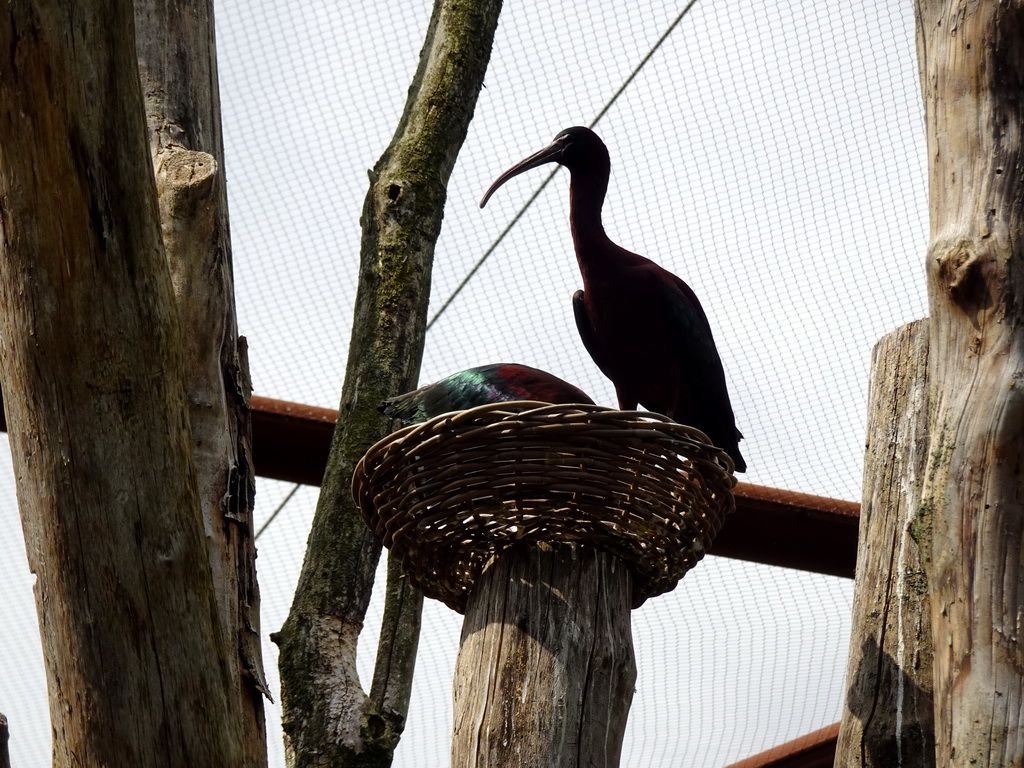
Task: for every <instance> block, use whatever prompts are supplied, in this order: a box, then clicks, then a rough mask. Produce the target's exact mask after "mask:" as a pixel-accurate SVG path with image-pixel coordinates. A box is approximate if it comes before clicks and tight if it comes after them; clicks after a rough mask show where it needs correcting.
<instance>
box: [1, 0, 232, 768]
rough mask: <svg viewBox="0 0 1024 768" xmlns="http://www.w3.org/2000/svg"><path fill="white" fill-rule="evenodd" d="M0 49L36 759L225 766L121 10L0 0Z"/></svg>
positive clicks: (125, 12)
mask: <svg viewBox="0 0 1024 768" xmlns="http://www.w3.org/2000/svg"><path fill="white" fill-rule="evenodd" d="M0 51H3V55H0V201H2V204H0V339H2V343H0V379H2V386H3V392H4V407H5V409H6V412H7V417H8V422H9V426H10V430H11V454H12V458H13V462H14V469H15V476H16V479H17V490H18V504H19V507H20V511H21V519H22V525H23V527H24V530H25V542H26V549H27V554H28V560H29V565H30V567H31V569H32V571H33V573H35V574H36V577H37V580H36V584H35V593H36V606H37V610H38V614H39V624H40V635H41V636H42V641H43V652H44V656H45V661H46V670H47V683H48V688H49V696H50V719H51V722H52V731H53V765H54V766H57V767H58V768H62V767H63V766H76V767H77V766H86V765H90V766H91V765H109V766H115V765H116V766H146V767H148V768H151V767H153V766H183V765H190V766H192V765H194V766H237V765H240V764H241V742H240V739H239V735H238V732H237V729H234V728H232V727H230V726H225V723H227V722H229V720H230V715H231V712H232V707H231V704H230V701H229V699H230V697H231V696H232V695H234V688H233V686H231V685H230V684H229V683H228V680H227V676H226V669H227V668H226V665H225V664H224V658H225V651H224V645H223V639H222V636H221V632H220V627H219V625H218V622H217V618H216V598H215V594H214V589H213V580H212V578H211V575H210V563H209V558H208V556H207V551H206V547H205V544H204V538H203V528H202V520H201V517H200V513H199V502H198V495H197V492H196V484H195V479H194V476H193V473H192V468H191V462H192V455H191V439H190V438H191V432H190V429H189V419H188V411H187V409H186V405H185V398H184V392H185V387H184V380H183V373H182V368H183V364H182V358H183V355H182V342H181V332H180V326H179V323H178V313H177V310H176V307H175V303H174V296H173V292H172V288H171V279H170V275H169V273H168V269H167V263H166V260H165V257H164V249H163V243H162V240H161V237H160V226H159V218H158V212H157V200H156V190H155V185H154V181H153V173H152V166H151V163H150V157H149V152H148V150H147V147H146V138H145V122H144V119H143V106H142V104H143V102H142V94H141V89H140V87H139V77H138V65H137V62H136V55H135V54H136V52H135V38H134V20H133V12H132V4H131V2H129V1H128V0H80V1H77V2H67V1H66V0H65V1H64V2H57V1H56V0H14V1H13V2H9V3H4V4H3V5H2V6H0Z"/></svg>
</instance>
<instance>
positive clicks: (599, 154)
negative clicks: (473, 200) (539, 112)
mask: <svg viewBox="0 0 1024 768" xmlns="http://www.w3.org/2000/svg"><path fill="white" fill-rule="evenodd" d="M546 163H558V164H559V165H564V166H565V167H566V168H568V169H569V170H570V171H571V172H575V171H580V170H584V169H586V168H588V167H590V166H593V165H598V164H600V165H601V166H603V167H604V168H605V169H606V170H605V172H606V173H607V167H608V148H607V147H605V145H604V142H603V141H601V139H600V137H598V135H597V134H596V133H594V132H593V131H592V130H590V129H589V128H584V127H583V126H581V125H574V126H573V127H572V128H566V129H565V130H564V131H561V132H560V133H559V134H558V135H557V136H555V138H554V140H553V141H552V142H551V143H550V144H548V145H547V146H546V147H544V149H542V150H541V151H540V152H535V153H534V154H532V155H530V156H529V157H527V158H525V159H524V160H520V161H519V162H518V163H516V164H515V165H513V166H512V167H511V168H509V169H508V170H507V171H505V172H504V173H503V174H501V176H499V177H498V178H497V179H495V180H494V183H493V184H491V186H490V187H489V188H488V189H487V191H486V192H484V196H483V199H482V200H481V201H480V207H481V208H483V207H484V206H485V205H487V201H488V200H490V198H491V195H493V194H494V192H495V191H496V190H497V189H498V187H500V186H501V185H502V184H504V183H505V182H506V181H508V180H509V179H511V178H512V177H513V176H518V175H519V174H520V173H523V172H524V171H528V170H530V169H531V168H536V167H538V166H541V165H544V164H546Z"/></svg>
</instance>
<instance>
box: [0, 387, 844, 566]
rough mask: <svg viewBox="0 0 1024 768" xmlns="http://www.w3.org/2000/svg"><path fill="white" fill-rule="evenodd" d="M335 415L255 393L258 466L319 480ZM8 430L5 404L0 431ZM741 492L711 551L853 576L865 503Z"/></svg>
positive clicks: (755, 489)
mask: <svg viewBox="0 0 1024 768" xmlns="http://www.w3.org/2000/svg"><path fill="white" fill-rule="evenodd" d="M0 404H2V401H0ZM337 419H338V412H337V411H335V410H332V409H330V408H317V407H316V406H312V405H303V404H301V403H290V402H287V401H284V400H272V399H270V398H267V397H253V398H252V432H253V441H252V442H253V463H254V464H255V465H256V473H257V474H258V475H260V476H261V477H269V478H273V479H275V480H285V481H288V482H292V483H304V484H306V485H320V481H321V479H322V478H323V474H324V467H325V466H326V465H327V452H328V449H329V448H330V444H331V435H333V434H334V424H335V422H336V421H337ZM6 429H7V423H6V421H5V419H4V417H3V410H2V409H0V430H6ZM735 494H736V512H735V513H734V514H732V515H731V516H730V517H729V519H728V520H726V522H725V525H724V526H723V528H722V531H721V532H720V533H719V534H718V538H717V539H716V540H715V544H714V547H713V548H712V549H711V554H713V555H721V556H723V557H732V558H736V559H739V560H748V561H750V562H754V563H764V564H766V565H778V566H782V567H784V568H797V569H800V570H804V571H812V572H814V573H823V574H828V575H830V576H843V577H846V578H851V579H852V578H853V572H854V568H855V566H856V561H857V525H858V518H859V511H860V505H859V504H857V503H856V502H852V501H842V500H840V499H829V498H826V497H824V496H812V495H810V494H806V493H796V492H794V491H784V490H781V489H779V488H768V487H766V486H763V485H751V484H749V483H740V484H739V485H737V486H736V488H735Z"/></svg>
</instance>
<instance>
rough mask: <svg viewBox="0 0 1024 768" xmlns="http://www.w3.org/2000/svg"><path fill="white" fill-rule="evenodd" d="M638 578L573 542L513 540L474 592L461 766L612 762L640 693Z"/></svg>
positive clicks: (574, 766)
mask: <svg viewBox="0 0 1024 768" xmlns="http://www.w3.org/2000/svg"><path fill="white" fill-rule="evenodd" d="M631 590H632V586H631V578H630V572H629V569H628V568H627V567H626V566H625V564H624V563H622V561H620V560H618V559H617V558H616V557H615V556H614V555H610V554H608V553H606V552H598V551H596V550H593V549H590V548H589V547H584V546H580V545H574V544H563V545H544V544H539V545H530V546H519V547H516V548H514V549H511V550H507V551H506V552H504V553H503V554H502V555H500V556H499V557H498V558H497V560H496V561H494V562H493V563H492V564H491V565H490V566H489V567H488V568H487V570H485V571H484V573H483V574H482V575H481V577H480V579H479V580H478V581H477V584H476V586H475V587H474V590H473V593H472V595H470V599H469V604H468V606H467V608H466V617H465V621H464V623H463V629H462V644H461V647H460V648H459V657H458V661H457V662H456V667H455V680H454V699H455V712H454V731H453V737H452V763H451V764H452V768H484V766H491V767H493V768H497V766H501V767H502V768H536V766H542V765H543V766H549V765H550V766H556V765H557V766H559V767H560V768H583V766H588V767H593V768H613V767H614V766H617V765H618V764H619V755H620V753H621V751H622V739H623V736H624V734H625V728H626V718H627V716H628V715H629V706H630V703H631V702H632V700H633V687H634V684H635V683H636V662H635V660H634V656H633V639H632V633H631V629H630V604H631Z"/></svg>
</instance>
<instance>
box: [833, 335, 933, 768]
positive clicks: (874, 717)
mask: <svg viewBox="0 0 1024 768" xmlns="http://www.w3.org/2000/svg"><path fill="white" fill-rule="evenodd" d="M871 370H872V377H871V395H870V398H869V402H868V430H867V449H866V451H865V455H864V501H863V504H862V505H861V516H860V546H859V548H858V554H857V588H856V591H855V593H854V601H853V629H852V633H851V638H850V658H849V661H848V667H847V673H846V682H847V687H848V690H847V693H846V708H845V710H844V712H843V722H842V728H841V729H840V731H839V740H838V744H837V747H836V760H835V764H836V766H837V768H853V767H854V766H857V767H859V768H889V767H890V766H903V768H928V767H929V766H934V765H935V734H934V729H933V725H932V723H933V717H932V643H931V612H930V608H929V604H928V580H927V577H926V576H925V573H924V568H923V564H922V562H921V556H920V552H919V547H918V543H917V539H919V538H920V536H921V531H920V529H919V527H918V526H917V525H916V524H915V518H914V514H915V512H916V511H917V509H918V507H919V504H920V500H921V484H922V482H923V481H924V464H925V460H926V459H927V451H928V321H927V320H917V321H915V322H913V323H910V324H909V325H905V326H903V327H902V328H899V329H897V330H895V331H893V332H892V333H890V334H889V335H888V336H886V337H884V338H883V339H882V340H881V341H880V342H878V344H877V346H876V347H875V350H874V354H873V355H872V361H871Z"/></svg>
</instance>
